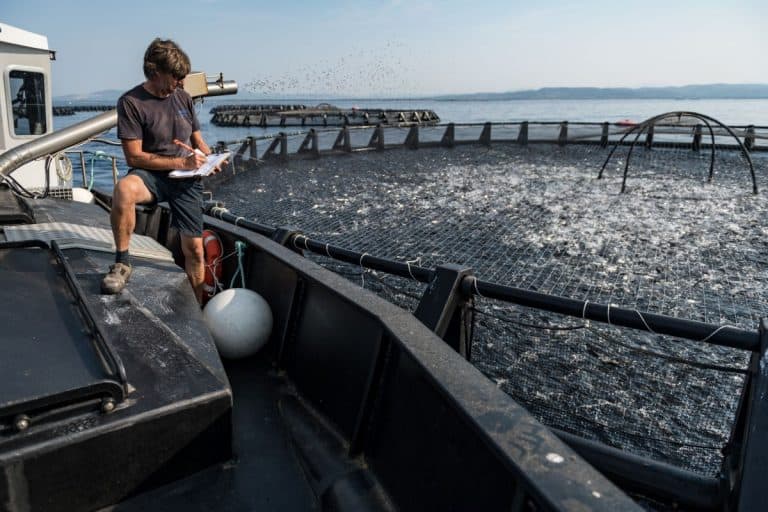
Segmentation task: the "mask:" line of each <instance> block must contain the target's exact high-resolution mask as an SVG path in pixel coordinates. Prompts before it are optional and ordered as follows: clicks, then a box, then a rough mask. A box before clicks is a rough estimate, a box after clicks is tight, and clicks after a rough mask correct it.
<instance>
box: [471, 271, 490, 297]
mask: <svg viewBox="0 0 768 512" xmlns="http://www.w3.org/2000/svg"><path fill="white" fill-rule="evenodd" d="M472 282H473V283H474V285H475V294H477V295H479V296H481V297H483V298H484V299H487V298H488V297H486V296H485V295H483V294H482V293H480V289H479V288H478V287H477V276H472Z"/></svg>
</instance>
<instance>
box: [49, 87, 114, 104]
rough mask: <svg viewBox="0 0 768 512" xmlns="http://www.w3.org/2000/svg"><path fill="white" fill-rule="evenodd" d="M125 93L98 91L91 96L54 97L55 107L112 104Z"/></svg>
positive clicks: (112, 90) (68, 95) (109, 90)
mask: <svg viewBox="0 0 768 512" xmlns="http://www.w3.org/2000/svg"><path fill="white" fill-rule="evenodd" d="M124 92H125V91H119V90H117V89H108V90H105V91H96V92H92V93H89V94H66V95H64V96H54V97H53V104H54V105H85V104H94V103H98V104H102V103H104V104H111V103H117V99H118V98H119V97H120V95H122V94H123V93H124Z"/></svg>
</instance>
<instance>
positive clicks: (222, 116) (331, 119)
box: [211, 103, 440, 128]
mask: <svg viewBox="0 0 768 512" xmlns="http://www.w3.org/2000/svg"><path fill="white" fill-rule="evenodd" d="M211 114H213V116H212V117H211V124H213V125H216V126H258V127H262V128H266V127H269V126H323V127H325V126H369V125H376V124H383V125H389V126H413V125H421V126H431V125H436V124H438V123H439V122H440V117H438V115H437V114H436V113H435V112H434V111H432V110H417V109H409V110H395V109H378V108H373V109H368V108H350V109H342V108H338V107H334V106H333V105H330V104H327V103H321V104H320V105H317V106H316V107H306V106H305V105H232V106H223V105H222V106H218V107H214V108H213V109H211Z"/></svg>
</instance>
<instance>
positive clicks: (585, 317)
mask: <svg viewBox="0 0 768 512" xmlns="http://www.w3.org/2000/svg"><path fill="white" fill-rule="evenodd" d="M587 304H589V301H588V300H585V301H584V307H583V308H581V319H582V320H586V319H587Z"/></svg>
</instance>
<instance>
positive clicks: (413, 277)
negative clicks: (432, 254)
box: [405, 256, 421, 281]
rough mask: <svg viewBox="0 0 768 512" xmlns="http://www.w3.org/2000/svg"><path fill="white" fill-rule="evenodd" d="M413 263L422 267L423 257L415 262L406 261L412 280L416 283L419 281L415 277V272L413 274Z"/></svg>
mask: <svg viewBox="0 0 768 512" xmlns="http://www.w3.org/2000/svg"><path fill="white" fill-rule="evenodd" d="M411 263H415V264H417V265H419V266H421V256H419V257H418V258H416V259H415V260H405V264H406V265H407V266H408V273H409V274H410V275H411V279H413V280H414V281H418V279H416V276H414V275H413V272H411Z"/></svg>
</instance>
